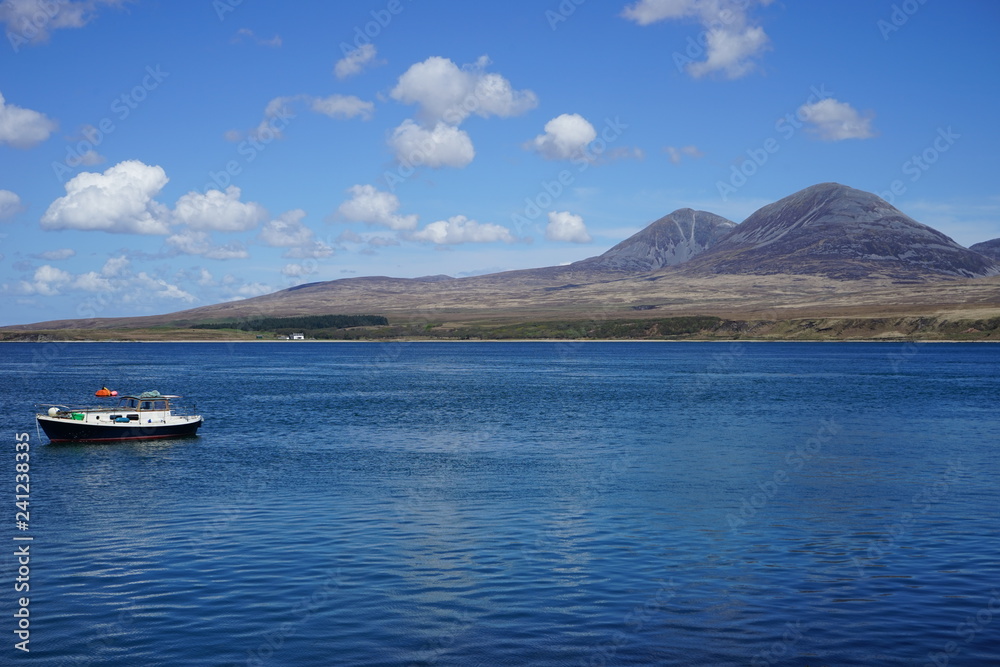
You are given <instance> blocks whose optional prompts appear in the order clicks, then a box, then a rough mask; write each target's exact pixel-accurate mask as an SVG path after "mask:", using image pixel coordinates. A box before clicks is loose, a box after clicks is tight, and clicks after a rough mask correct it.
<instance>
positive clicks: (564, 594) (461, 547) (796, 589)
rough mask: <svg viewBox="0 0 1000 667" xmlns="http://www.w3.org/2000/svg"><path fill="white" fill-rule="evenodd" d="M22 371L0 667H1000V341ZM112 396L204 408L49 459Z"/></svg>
mask: <svg viewBox="0 0 1000 667" xmlns="http://www.w3.org/2000/svg"><path fill="white" fill-rule="evenodd" d="M0 372H2V376H0V415H2V422H3V426H4V427H3V431H2V433H0V437H2V438H3V440H4V441H5V443H6V444H5V446H4V451H5V452H6V454H5V455H4V457H3V460H4V461H5V462H4V463H2V464H0V471H3V472H2V474H0V479H3V480H6V481H4V482H3V484H2V485H0V488H2V489H3V494H4V497H5V498H6V502H5V504H4V505H3V506H4V507H5V508H6V509H5V510H4V511H5V512H6V514H7V516H6V517H4V518H3V519H2V521H0V525H2V526H3V529H2V532H0V539H2V540H3V541H4V542H5V543H6V546H5V547H4V548H3V556H2V559H0V564H2V568H0V590H2V591H4V593H3V594H2V595H0V612H2V613H0V617H2V618H4V619H6V620H4V621H3V622H2V623H0V626H2V627H0V630H2V631H0V637H3V638H5V639H4V640H3V641H4V644H3V645H2V646H0V656H2V657H0V662H4V663H5V664H12V662H13V661H14V660H16V659H19V658H23V659H26V660H30V661H31V663H32V664H36V665H46V666H50V665H53V666H54V665H67V666H70V665H130V666H131V665H275V666H278V665H317V666H326V665H462V666H467V665H468V666H473V667H474V666H476V665H482V666H493V665H544V666H557V665H558V666H562V665H567V666H568V665H613V664H619V665H692V664H696V665H776V664H777V665H812V666H822V665H938V666H940V665H988V664H994V665H995V664H1000V487H998V475H1000V411H998V409H997V408H998V397H1000V346H997V345H989V344H978V345H977V344H920V345H915V344H901V343H885V344H855V343H826V344H821V343H816V344H812V343H787V344H786V343H766V344H752V343H367V344H365V343H357V344H355V343H308V342H306V343H298V342H287V343H241V344H222V343H218V344H216V343H203V344H199V343H185V344H173V343H163V344H139V343H131V344H126V343H123V344H104V343H92V344H86V343H78V344H58V343H46V344H4V345H2V346H0ZM102 385H107V386H108V387H110V388H113V389H118V390H122V391H143V390H149V389H156V390H159V391H161V392H163V393H179V394H184V395H185V397H187V398H188V399H190V401H191V402H196V403H197V407H198V410H199V411H200V412H201V413H203V414H204V415H205V425H204V427H203V428H202V430H201V432H200V434H199V436H198V437H196V438H190V439H180V440H169V441H149V442H145V443H136V442H133V443H127V444H112V445H109V444H79V445H48V444H43V443H45V442H46V439H45V437H44V434H43V435H42V436H41V438H40V439H39V437H38V436H37V435H36V431H35V426H34V422H33V417H32V414H33V404H34V403H36V402H52V403H88V402H93V401H94V398H93V392H94V390H96V389H98V388H100V387H101V386H102ZM21 432H27V433H29V434H30V443H31V449H30V483H31V487H30V491H31V492H30V529H29V530H28V531H18V530H16V529H15V528H14V518H15V511H16V508H15V507H14V498H13V496H14V492H15V488H14V475H15V468H14V466H15V461H14V454H15V436H16V434H18V433H21ZM26 535H29V536H32V537H33V538H34V539H33V540H32V541H31V542H30V554H31V558H30V605H29V609H30V633H31V634H30V644H29V646H30V649H31V652H30V655H27V654H23V653H22V652H20V651H18V650H16V649H15V648H14V644H15V642H16V641H18V638H17V636H16V635H15V634H14V630H15V629H16V628H17V622H18V621H17V619H16V618H14V617H13V614H14V612H15V611H16V610H17V604H18V603H17V599H18V597H19V596H20V595H22V594H19V593H16V592H15V591H14V585H15V579H16V577H17V576H18V564H17V558H16V557H15V556H13V555H12V554H13V552H14V549H15V547H16V546H17V545H22V544H25V543H24V542H15V541H14V539H13V538H14V537H18V536H21V537H23V536H26ZM8 660H9V661H11V662H7V661H8Z"/></svg>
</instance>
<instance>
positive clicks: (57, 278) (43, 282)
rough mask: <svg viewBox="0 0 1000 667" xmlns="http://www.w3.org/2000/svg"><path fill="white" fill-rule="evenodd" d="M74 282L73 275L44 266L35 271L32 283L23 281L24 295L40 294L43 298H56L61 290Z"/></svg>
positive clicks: (22, 289) (22, 290)
mask: <svg viewBox="0 0 1000 667" xmlns="http://www.w3.org/2000/svg"><path fill="white" fill-rule="evenodd" d="M72 281H73V275H72V274H71V273H70V272H68V271H63V270H62V269H57V268H56V267H54V266H50V265H48V264H44V265H42V266H40V267H38V268H37V269H35V275H34V276H33V278H32V279H31V280H30V281H26V280H22V281H21V292H22V293H23V294H39V295H41V296H56V295H57V294H60V293H61V292H60V289H62V288H63V287H65V286H66V285H68V284H69V283H71V282H72Z"/></svg>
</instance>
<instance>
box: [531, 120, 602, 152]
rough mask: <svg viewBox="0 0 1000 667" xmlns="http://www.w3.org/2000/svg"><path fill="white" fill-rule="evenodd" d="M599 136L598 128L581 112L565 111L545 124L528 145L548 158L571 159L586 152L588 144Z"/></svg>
mask: <svg viewBox="0 0 1000 667" xmlns="http://www.w3.org/2000/svg"><path fill="white" fill-rule="evenodd" d="M596 138H597V130H595V129H594V126H593V125H591V124H590V122H589V121H588V120H587V119H586V118H584V117H583V116H581V115H580V114H575V113H573V114H569V113H564V114H562V115H561V116H556V117H555V118H553V119H552V120H550V121H549V122H547V123H546V124H545V134H540V135H538V136H537V137H535V138H534V140H533V141H530V142H528V144H527V147H529V148H532V149H534V150H535V151H537V152H538V154H539V155H541V156H542V157H544V158H545V159H547V160H571V159H573V158H577V157H580V156H582V155H583V154H584V150H585V149H586V148H587V145H588V144H589V143H590V142H591V141H593V140H594V139H596Z"/></svg>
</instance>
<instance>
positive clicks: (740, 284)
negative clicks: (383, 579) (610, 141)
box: [3, 183, 1000, 330]
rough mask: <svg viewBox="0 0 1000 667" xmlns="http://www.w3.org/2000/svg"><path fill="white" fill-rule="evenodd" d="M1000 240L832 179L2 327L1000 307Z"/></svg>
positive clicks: (180, 324) (869, 311) (82, 327)
mask: <svg viewBox="0 0 1000 667" xmlns="http://www.w3.org/2000/svg"><path fill="white" fill-rule="evenodd" d="M998 247H1000V239H995V240H993V241H987V242H985V243H979V244H976V245H975V246H973V248H974V249H968V248H963V247H962V246H961V245H959V244H957V243H955V242H954V241H953V240H952V239H950V238H949V237H948V236H946V235H944V234H942V233H941V232H939V231H937V230H935V229H932V228H930V227H928V226H926V225H923V224H921V223H919V222H917V221H915V220H913V219H912V218H910V217H908V216H906V215H904V214H903V213H902V212H900V211H899V210H898V209H896V208H894V207H893V206H891V205H890V204H889V203H887V202H886V201H885V200H883V199H880V198H879V197H877V196H876V195H874V194H871V193H868V192H864V191H861V190H856V189H854V188H850V187H847V186H845V185H840V184H838V183H821V184H819V185H814V186H811V187H808V188H805V189H804V190H800V191H799V192H796V193H794V194H792V195H789V196H788V197H785V198H784V199H781V200H780V201H777V202H775V203H773V204H769V205H767V206H764V207H763V208H761V209H759V210H757V211H756V212H754V213H753V214H752V215H751V216H750V217H748V218H747V219H746V220H745V221H744V222H743V223H742V224H739V225H737V224H735V223H733V222H732V221H730V220H726V219H725V218H723V217H720V216H718V215H715V214H713V213H709V212H707V211H696V210H692V209H688V208H685V209H679V210H677V211H674V212H673V213H671V214H669V215H667V216H664V217H662V218H660V219H658V220H656V221H654V222H653V223H651V224H649V225H648V226H647V227H646V228H645V229H643V230H641V231H639V232H637V233H636V234H634V235H632V236H631V237H629V238H627V239H625V240H624V241H622V242H621V243H618V244H617V245H615V246H614V247H612V248H611V249H609V250H608V251H607V252H605V253H603V254H601V255H598V256H596V257H590V258H588V259H584V260H580V261H578V262H574V263H572V264H568V265H563V266H549V267H541V268H535V269H523V270H518V271H505V272H502V273H491V274H484V275H476V276H470V277H465V278H450V277H448V276H434V275H432V276H424V277H421V278H391V277H386V276H366V277H358V278H343V279H339V280H330V281H324V282H313V283H308V284H304V285H297V286H295V287H291V288H288V289H284V290H280V291H278V292H273V293H270V294H264V295H261V296H258V297H252V298H248V299H244V300H241V301H228V302H224V303H219V304H214V305H207V306H200V307H197V308H191V309H189V310H185V311H178V312H174V313H165V314H161V315H149V316H142V317H115V318H90V319H83V320H79V319H78V320H56V321H49V322H40V323H35V324H21V325H13V326H9V327H3V328H5V329H13V330H27V329H31V330H35V329H70V328H75V329H88V328H89V329H106V328H116V327H120V328H137V327H149V326H175V327H188V326H193V325H198V324H203V323H210V322H217V321H220V320H225V321H231V320H237V321H239V320H241V319H246V320H247V321H255V320H257V319H260V318H262V317H291V316H311V315H326V314H331V315H344V314H352V313H364V312H369V313H371V312H375V313H381V314H385V315H386V316H387V317H389V318H390V321H391V322H392V323H393V324H395V323H396V322H397V321H400V319H404V320H406V321H422V322H423V321H441V322H452V321H456V320H457V321H462V320H464V319H465V318H473V319H476V318H479V319H484V320H496V319H507V320H519V319H531V318H543V319H544V318H553V317H558V318H568V319H573V318H584V319H586V318H597V319H603V318H607V317H609V313H628V314H629V315H632V316H634V315H635V313H637V312H645V313H650V314H651V315H652V314H654V313H655V314H660V313H667V312H669V313H672V314H674V315H681V316H689V315H698V316H701V315H712V316H716V315H723V316H730V315H732V314H733V313H737V314H738V313H747V312H751V313H761V312H765V311H766V312H768V313H774V312H779V311H780V312H782V313H786V312H790V309H804V310H807V311H808V312H810V313H815V312H818V313H820V314H821V315H823V316H826V314H828V313H829V312H830V311H829V310H828V309H829V308H838V309H841V310H842V311H847V312H851V313H853V314H857V313H858V312H865V313H875V314H877V315H879V316H884V315H885V314H886V313H887V312H897V313H901V312H902V313H908V312H911V310H910V309H911V308H915V307H917V304H923V305H921V306H920V308H921V309H922V310H920V312H938V311H939V310H940V309H954V308H956V307H959V306H961V305H963V304H965V305H967V306H969V307H974V308H976V309H986V310H988V311H990V312H992V309H994V308H996V309H1000V259H997V258H996V254H997V251H998ZM745 276H756V278H752V279H747V278H745ZM991 276H997V278H989V277H991ZM977 278H988V279H987V280H983V281H976V280H973V279H977ZM960 279H965V280H960ZM933 295H937V296H933ZM834 304H836V305H834ZM769 317H770V315H769Z"/></svg>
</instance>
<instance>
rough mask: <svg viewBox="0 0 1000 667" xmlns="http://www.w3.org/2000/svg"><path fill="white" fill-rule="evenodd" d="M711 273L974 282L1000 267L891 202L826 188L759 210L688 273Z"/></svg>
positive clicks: (808, 190)
mask: <svg viewBox="0 0 1000 667" xmlns="http://www.w3.org/2000/svg"><path fill="white" fill-rule="evenodd" d="M689 268H691V269H692V270H698V271H702V272H709V273H751V274H754V273H756V274H771V273H793V274H794V273H798V274H823V275H828V276H831V277H836V278H861V277H867V276H870V275H887V276H892V277H906V278H912V277H918V276H921V275H925V274H927V273H933V274H940V275H947V276H956V277H965V278H973V277H980V276H988V275H996V274H997V273H1000V266H998V265H997V264H996V263H994V262H992V261H990V260H989V259H988V258H987V257H984V256H983V255H980V254H979V253H975V252H971V251H970V250H968V249H966V248H963V247H962V246H960V245H959V244H957V243H955V242H954V241H953V240H952V239H950V238H949V237H948V236H946V235H944V234H942V233H941V232H939V231H937V230H935V229H932V228H930V227H928V226H926V225H922V224H920V223H919V222H917V221H916V220H913V219H912V218H910V217H909V216H907V215H905V214H903V213H902V212H900V211H899V210H898V209H896V208H895V207H894V206H892V205H891V204H889V203H888V202H886V201H885V200H884V199H882V198H880V197H878V196H877V195H874V194H872V193H870V192H865V191H863V190H856V189H854V188H851V187H848V186H846V185H841V184H839V183H820V184H818V185H813V186H810V187H808V188H805V189H803V190H799V191H798V192H796V193H794V194H791V195H789V196H787V197H785V198H784V199H781V200H779V201H777V202H775V203H773V204H769V205H767V206H764V207H763V208H761V209H759V210H757V211H756V212H755V213H753V214H752V215H751V216H750V217H749V218H747V219H746V220H745V221H743V223H742V224H741V225H739V226H738V227H737V228H736V229H735V230H733V231H732V232H731V233H730V234H728V235H727V236H726V237H725V238H724V239H722V240H721V241H720V242H719V243H718V244H717V245H715V247H714V248H712V250H711V251H710V252H708V253H705V254H704V255H702V256H701V257H699V258H698V260H697V261H696V262H695V263H694V264H693V265H692V266H691V267H689Z"/></svg>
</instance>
